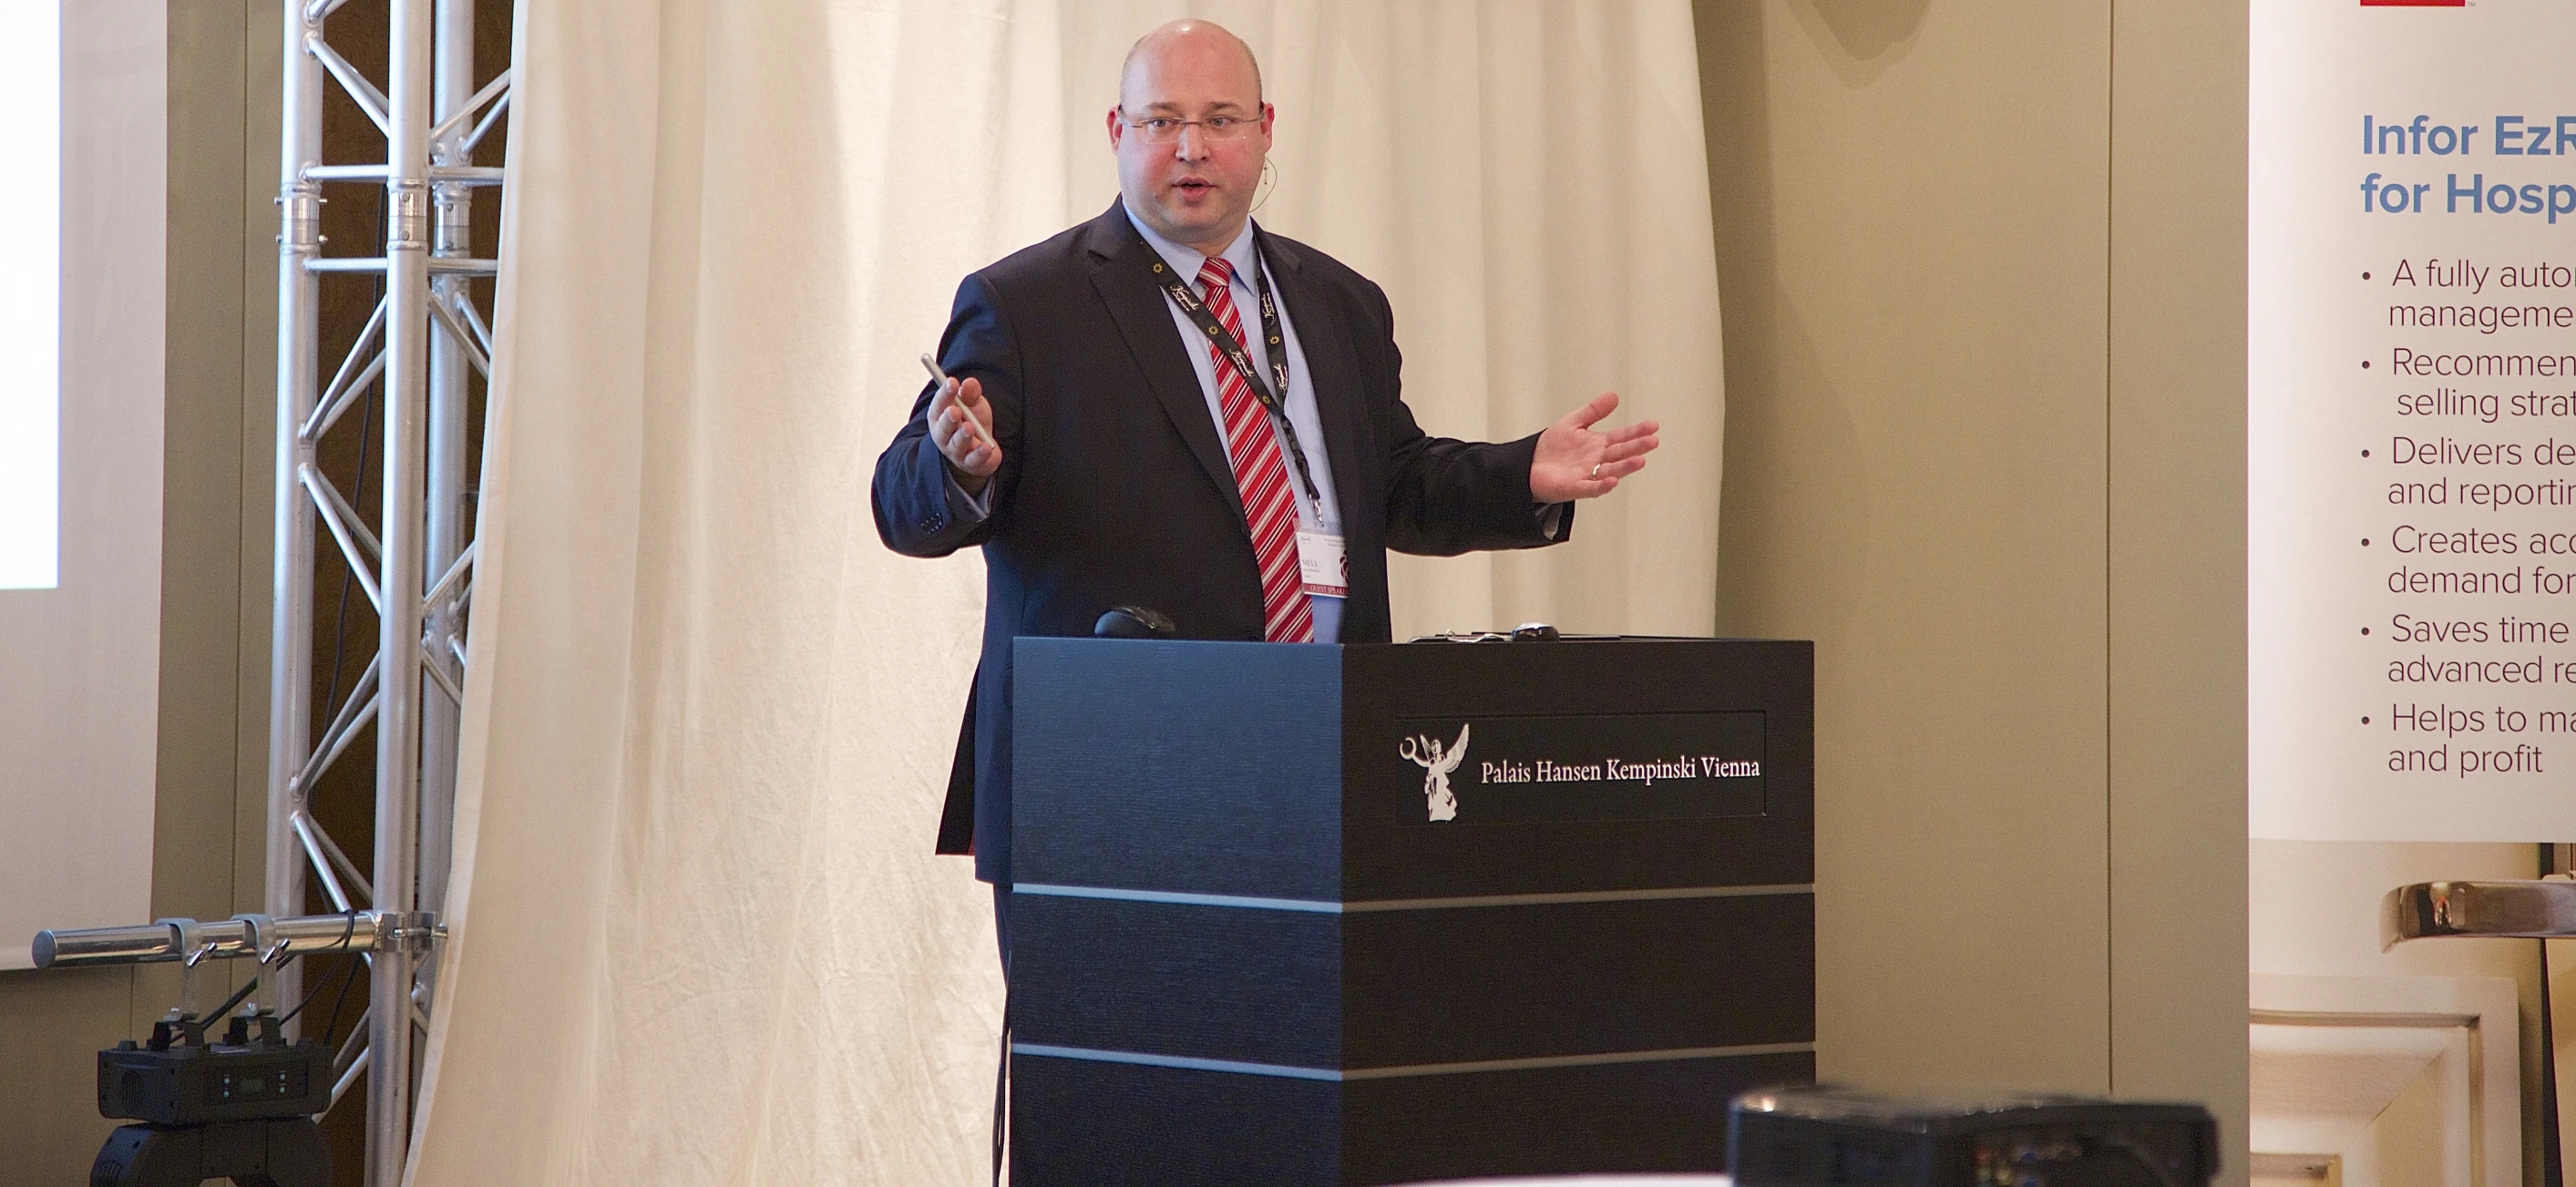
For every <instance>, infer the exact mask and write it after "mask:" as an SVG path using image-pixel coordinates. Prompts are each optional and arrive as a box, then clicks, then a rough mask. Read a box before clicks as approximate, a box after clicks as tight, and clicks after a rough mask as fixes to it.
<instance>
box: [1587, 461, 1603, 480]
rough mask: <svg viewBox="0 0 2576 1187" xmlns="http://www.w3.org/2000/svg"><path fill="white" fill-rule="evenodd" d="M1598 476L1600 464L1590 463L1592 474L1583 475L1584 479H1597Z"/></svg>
mask: <svg viewBox="0 0 2576 1187" xmlns="http://www.w3.org/2000/svg"><path fill="white" fill-rule="evenodd" d="M1600 476H1601V463H1599V462H1594V463H1592V472H1591V473H1590V474H1586V475H1584V477H1586V478H1599V477H1600Z"/></svg>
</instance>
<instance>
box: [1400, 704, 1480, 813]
mask: <svg viewBox="0 0 2576 1187" xmlns="http://www.w3.org/2000/svg"><path fill="white" fill-rule="evenodd" d="M1468 728H1469V727H1468V726H1466V725H1460V726H1459V727H1458V740H1457V741H1455V742H1452V743H1450V744H1449V745H1448V746H1447V747H1445V748H1444V747H1442V746H1441V745H1440V739H1438V738H1435V737H1432V736H1431V735H1429V734H1422V735H1419V736H1416V737H1411V738H1406V739H1405V740H1404V741H1403V743H1402V744H1401V745H1399V746H1397V747H1396V750H1397V752H1398V753H1400V754H1402V755H1404V757H1405V758H1407V759H1410V760H1412V762H1413V764H1414V765H1415V766H1418V767H1421V768H1422V798H1423V799H1424V800H1425V801H1427V806H1428V807H1429V809H1430V811H1431V819H1433V820H1435V821H1440V820H1456V819H1457V818H1458V797H1457V796H1456V795H1455V794H1453V793H1451V792H1450V790H1449V773H1450V772H1452V771H1455V770H1457V769H1458V764H1459V763H1461V762H1464V761H1466V758H1467V731H1468Z"/></svg>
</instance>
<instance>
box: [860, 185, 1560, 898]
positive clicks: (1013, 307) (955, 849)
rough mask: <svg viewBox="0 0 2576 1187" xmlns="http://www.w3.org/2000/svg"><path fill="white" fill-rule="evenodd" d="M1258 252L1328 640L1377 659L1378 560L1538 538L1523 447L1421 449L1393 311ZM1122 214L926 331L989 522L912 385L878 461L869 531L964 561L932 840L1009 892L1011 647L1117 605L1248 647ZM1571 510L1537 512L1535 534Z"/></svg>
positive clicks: (1355, 289) (1339, 278) (1086, 630)
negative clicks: (972, 407)
mask: <svg viewBox="0 0 2576 1187" xmlns="http://www.w3.org/2000/svg"><path fill="white" fill-rule="evenodd" d="M1256 233H1257V234H1258V235H1259V239H1260V244H1261V251H1262V255H1263V257H1264V258H1265V259H1267V260H1268V261H1269V264H1270V271H1271V273H1272V276H1273V278H1274V280H1275V283H1276V284H1277V286H1278V291H1279V296H1280V299H1281V300H1282V301H1284V302H1285V303H1286V306H1287V315H1288V318H1289V320H1290V321H1292V322H1293V323H1294V324H1295V325H1296V327H1297V334H1298V338H1299V339H1300V341H1301V343H1302V344H1303V346H1304V351H1305V364H1306V366H1307V367H1308V368H1310V369H1311V371H1312V377H1313V383H1314V389H1315V399H1316V403H1317V405H1318V410H1319V411H1320V413H1321V414H1322V421H1323V430H1324V438H1325V441H1324V445H1325V448H1326V449H1328V450H1330V451H1331V454H1330V457H1331V465H1332V476H1333V486H1334V491H1335V494H1336V495H1338V496H1339V501H1340V505H1341V513H1342V520H1343V523H1342V531H1343V537H1344V539H1345V540H1346V542H1347V549H1348V555H1349V558H1350V596H1349V599H1348V601H1346V602H1345V603H1344V606H1343V612H1342V641H1343V642H1345V643H1380V642H1386V641H1387V640H1388V637H1389V632H1390V627H1389V623H1388V613H1387V597H1386V550H1387V549H1389V548H1392V549H1395V550H1397V551H1400V552H1411V553H1423V554H1429V555H1438V556H1448V555H1454V554H1457V553H1461V552H1467V551H1470V550H1473V549H1491V548H1528V547H1535V546H1538V545H1542V544H1547V543H1551V542H1552V541H1551V540H1550V539H1549V538H1548V536H1547V535H1546V534H1545V533H1544V532H1543V530H1542V528H1541V517H1540V515H1539V514H1538V513H1537V510H1536V509H1535V508H1534V507H1533V505H1532V502H1531V499H1530V489H1529V467H1530V455H1531V453H1532V451H1533V450H1534V449H1535V447H1536V444H1537V437H1536V436H1531V437H1526V438H1523V439H1521V440H1519V441H1514V442H1510V443H1508V444H1501V445H1488V444H1482V443H1475V442H1465V441H1452V440H1447V439H1444V438H1439V437H1433V436H1430V435H1428V434H1426V433H1424V432H1423V431H1422V429H1421V428H1420V427H1419V426H1417V425H1415V424H1414V421H1413V413H1412V412H1411V411H1410V410H1408V409H1407V408H1406V407H1405V405H1404V400H1403V398H1402V394H1401V386H1402V384H1401V378H1400V372H1401V369H1402V365H1403V359H1402V357H1401V356H1400V355H1399V354H1398V353H1397V351H1396V347H1395V326H1394V315H1393V313H1392V311H1390V310H1389V308H1388V306H1387V301H1386V294H1385V293H1383V292H1381V291H1380V290H1379V289H1378V287H1377V285H1375V284H1373V283H1370V282H1369V280H1368V279H1367V278H1365V277H1362V276H1361V275H1360V274H1359V273H1357V272H1354V271H1352V270H1350V269H1349V268H1347V267H1344V266H1343V265H1342V264H1341V263H1340V262H1339V261H1337V260H1335V259H1333V258H1332V257H1330V256H1327V255H1325V254H1324V253H1322V252H1320V251H1316V250H1315V249H1313V248H1311V247H1307V246H1306V245H1304V244H1301V243H1297V242H1295V241H1293V240H1289V239H1286V238H1282V237H1280V236H1277V235H1272V234H1270V233H1268V232H1266V231H1259V232H1256ZM1156 258H1157V257H1156V256H1155V255H1154V252H1153V249H1152V248H1150V247H1148V246H1146V244H1145V242H1144V241H1143V239H1141V238H1140V237H1139V236H1138V235H1137V234H1136V230H1135V228H1134V226H1132V225H1131V224H1130V223H1129V222H1128V221H1127V215H1126V212H1125V211H1124V210H1123V209H1121V208H1120V207H1119V205H1118V204H1116V203H1112V204H1111V205H1110V207H1109V210H1108V211H1107V212H1106V213H1104V214H1102V215H1101V216H1100V217H1098V218H1095V219H1092V220H1091V221H1089V222H1087V223H1084V224H1082V225H1081V226H1078V227H1075V228H1073V229H1072V230H1069V231H1066V232H1064V233H1063V234H1061V235H1057V236H1056V237H1054V238H1052V239H1049V240H1047V241H1046V242H1044V243H1040V244H1037V245H1036V246H1033V247H1029V248H1026V249H1024V250H1022V251H1019V252H1016V253H1014V254H1012V255H1011V256H1009V257H1007V258H1005V259H1003V260H1001V261H1000V262H999V263H996V264H994V265H992V266H991V267H988V268H985V269H984V270H982V271H980V272H977V273H975V274H974V275H972V276H969V277H967V278H966V279H965V281H964V282H963V283H961V284H959V285H958V286H957V302H956V306H955V308H954V309H953V310H952V311H951V313H950V315H949V320H948V329H947V332H946V333H945V334H943V335H942V336H941V338H940V343H939V356H940V361H941V365H942V367H943V368H944V369H946V370H947V372H948V373H949V374H950V375H953V376H955V377H957V378H959V379H961V380H962V379H966V378H968V377H972V378H975V379H978V380H981V381H982V383H983V391H984V396H985V398H986V399H988V400H990V401H992V405H993V430H994V436H995V437H996V438H997V439H998V440H999V441H1000V443H1001V446H1002V468H1001V470H1000V471H999V472H998V473H996V474H995V475H994V476H993V484H992V486H991V487H990V488H988V493H989V495H990V498H991V514H990V515H988V516H986V517H984V518H982V519H980V520H977V519H974V518H973V517H972V516H968V517H965V518H964V520H963V521H961V517H960V516H958V515H957V514H956V513H955V510H954V509H953V508H952V507H951V505H950V502H949V498H950V496H949V494H948V478H947V471H946V468H945V466H946V462H945V460H944V459H943V458H942V457H941V456H940V454H939V450H938V447H937V446H935V445H934V444H932V443H931V441H930V439H929V436H928V423H927V417H928V410H929V406H930V397H931V395H932V390H931V389H930V388H927V387H925V388H924V390H923V392H922V395H921V398H920V400H919V401H918V402H916V403H915V404H914V406H913V411H912V419H911V420H910V421H909V422H908V423H906V424H905V425H904V427H903V429H902V431H901V432H898V433H896V434H895V438H894V441H893V443H892V444H890V445H888V446H886V450H885V453H884V454H882V455H881V456H879V457H878V458H877V469H876V481H875V484H874V490H873V493H874V500H873V501H874V503H875V509H876V522H877V533H878V534H879V535H880V536H882V537H883V538H884V539H885V542H886V545H887V547H890V548H892V549H894V550H895V551H897V552H902V553H906V554H909V555H912V556H945V555H947V554H949V553H951V552H954V551H956V550H957V549H960V548H964V547H968V546H970V545H982V546H983V549H984V564H985V572H986V579H985V609H984V645H983V659H982V662H981V664H980V665H979V666H978V667H977V669H976V674H975V685H974V691H973V692H972V693H971V694H970V695H969V697H968V699H967V704H966V722H965V728H964V730H963V731H962V732H961V734H960V737H959V740H958V748H957V763H956V767H955V770H954V772H953V774H952V776H951V778H950V783H949V789H948V803H947V806H946V810H945V811H944V812H943V813H942V816H941V820H940V829H939V851H940V852H942V853H962V852H968V851H970V846H971V851H972V852H973V853H974V854H975V873H976V876H977V877H979V878H983V879H985V880H986V881H990V882H996V883H1001V884H1005V885H1007V884H1008V883H1009V882H1010V880H1011V864H1010V861H1011V856H1010V855H1011V783H1010V779H1011V640H1012V639H1013V638H1015V637H1017V636H1020V635H1088V634H1090V633H1091V628H1092V624H1093V622H1094V621H1096V620H1097V619H1098V618H1099V616H1100V614H1101V612H1102V611H1105V610H1107V609H1109V608H1110V607H1112V606H1116V605H1121V604H1127V605H1138V606H1147V607H1151V608H1153V609H1156V610H1160V611H1162V612H1163V613H1165V614H1168V615H1170V616H1171V618H1172V620H1173V622H1174V623H1176V624H1177V625H1178V626H1179V628H1180V634H1181V637H1183V638H1189V639H1236V640H1259V639H1260V638H1261V629H1262V603H1261V577H1260V572H1259V569H1258V568H1257V567H1256V563H1255V561H1254V558H1253V551H1252V541H1251V537H1250V534H1249V532H1248V531H1247V530H1246V529H1245V526H1244V518H1243V505H1242V499H1241V496H1240V495H1239V494H1237V492H1236V490H1235V484H1234V471H1233V468H1232V467H1231V465H1230V464H1229V463H1228V462H1227V460H1226V454H1225V446H1224V443H1223V442H1222V441H1221V440H1220V438H1219V437H1218V435H1217V427H1216V424H1215V422H1214V421H1213V420H1212V419H1211V418H1210V417H1209V416H1208V410H1207V403H1206V400H1205V398H1204V396H1203V395H1202V394H1201V392H1200V390H1199V383H1198V378H1197V376H1196V374H1195V373H1194V372H1193V371H1192V369H1191V365H1190V358H1189V356H1188V355H1187V354H1185V353H1183V351H1184V350H1185V349H1186V347H1185V346H1184V344H1183V342H1182V339H1181V336H1180V335H1179V333H1178V332H1177V331H1176V328H1175V327H1174V326H1173V324H1172V316H1171V314H1170V312H1169V311H1168V306H1166V304H1165V298H1164V296H1163V293H1162V290H1161V289H1159V288H1158V287H1156V284H1155V278H1154V277H1153V275H1152V274H1151V273H1150V272H1149V271H1148V270H1147V264H1148V262H1150V261H1152V260H1154V259H1156ZM1572 512H1573V508H1572V507H1570V506H1569V507H1564V508H1562V509H1561V510H1560V511H1559V514H1558V516H1557V519H1556V531H1557V536H1558V538H1560V539H1561V538H1563V536H1564V534H1565V532H1566V531H1567V530H1568V529H1570V528H1571V527H1572V526H1573V520H1572Z"/></svg>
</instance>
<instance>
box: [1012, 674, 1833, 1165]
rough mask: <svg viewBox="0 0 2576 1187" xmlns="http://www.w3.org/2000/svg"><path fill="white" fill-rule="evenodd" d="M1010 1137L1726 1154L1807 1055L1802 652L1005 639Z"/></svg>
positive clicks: (1810, 740)
mask: <svg viewBox="0 0 2576 1187" xmlns="http://www.w3.org/2000/svg"><path fill="white" fill-rule="evenodd" d="M1013 685H1014V694H1013V701H1014V711H1013V716H1014V722H1015V734H1016V737H1015V741H1014V749H1013V763H1014V767H1015V775H1014V779H1013V784H1014V789H1013V805H1014V812H1015V821H1014V823H1015V830H1014V833H1013V849H1012V851H1013V867H1014V871H1015V876H1016V878H1017V879H1018V884H1017V885H1016V886H1015V887H1014V890H1013V897H1012V907H1011V910H1012V923H1011V930H1012V948H1013V951H1012V968H1011V1018H1012V1023H1013V1035H1014V1041H1013V1044H1012V1050H1013V1053H1014V1055H1013V1065H1012V1077H1013V1082H1012V1089H1011V1101H1012V1108H1011V1114H1012V1151H1013V1152H1012V1167H1013V1175H1014V1181H1015V1182H1017V1183H1019V1184H1021V1185H1022V1187H1055V1185H1058V1184H1101V1183H1120V1184H1167V1183H1168V1184H1184V1183H1187V1184H1202V1183H1255V1182H1258V1183H1287V1184H1363V1183H1408V1182H1414V1181H1417V1180H1426V1179H1442V1178H1458V1177H1467V1176H1476V1175H1507V1174H1542V1173H1575V1172H1606V1171H1718V1170H1723V1169H1725V1161H1726V1117H1727V1103H1728V1100H1729V1098H1731V1097H1732V1096H1733V1095H1734V1094H1735V1093H1736V1092H1737V1091H1739V1090H1742V1089H1745V1088H1750V1087H1755V1086H1758V1085H1763V1084H1778V1083H1784V1082H1804V1081H1807V1080H1809V1079H1811V1078H1812V1077H1813V1075H1814V1069H1815V1055H1814V1040H1815V912H1814V898H1813V893H1812V887H1811V885H1810V883H1811V882H1812V879H1813V868H1814V851H1813V819H1814V813H1813V804H1814V652H1813V647H1812V645H1811V644H1807V643H1793V642H1767V641H1749V640H1715V639H1615V640H1599V641H1575V640H1567V641H1562V642H1526V643H1415V644H1402V645H1395V646H1360V647H1326V646H1309V647H1283V646H1271V645H1262V644H1247V643H1190V642H1147V641H1135V640H1106V639H1022V640H1020V641H1019V643H1018V646H1017V650H1016V653H1015V666H1014V677H1013Z"/></svg>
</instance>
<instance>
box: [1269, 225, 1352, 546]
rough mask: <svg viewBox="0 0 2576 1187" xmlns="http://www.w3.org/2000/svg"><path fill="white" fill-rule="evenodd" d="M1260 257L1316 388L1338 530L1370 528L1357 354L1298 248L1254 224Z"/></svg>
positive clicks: (1347, 533)
mask: <svg viewBox="0 0 2576 1187" xmlns="http://www.w3.org/2000/svg"><path fill="white" fill-rule="evenodd" d="M1254 233H1255V234H1256V235H1257V236H1258V237H1259V239H1260V241H1261V257H1262V258H1263V259H1264V260H1267V261H1269V263H1270V275H1271V279H1272V280H1274V281H1275V282H1277V283H1278V285H1279V300H1280V303H1281V304H1282V305H1284V306H1286V308H1287V311H1288V320H1289V321H1290V322H1291V323H1292V324H1294V325H1295V326H1296V327H1297V345H1298V346H1299V347H1300V348H1301V350H1302V352H1303V353H1304V354H1305V356H1306V359H1305V361H1306V369H1307V373H1308V378H1307V382H1308V383H1309V384H1311V385H1313V387H1314V389H1315V416H1316V419H1318V420H1320V421H1322V422H1323V425H1324V448H1325V450H1327V451H1328V456H1329V457H1331V459H1332V466H1333V498H1334V501H1335V502H1337V503H1338V504H1340V506H1341V510H1342V532H1343V533H1344V535H1345V536H1347V535H1349V534H1350V533H1351V532H1352V531H1353V530H1354V529H1355V528H1359V527H1363V526H1367V525H1373V524H1374V523H1375V522H1376V520H1375V518H1374V516H1372V515H1371V514H1370V511H1371V507H1370V503H1369V502H1368V500H1366V499H1365V498H1364V497H1362V492H1363V491H1364V490H1365V489H1366V487H1367V478H1366V475H1365V474H1363V473H1362V471H1364V470H1367V469H1368V468H1369V466H1368V462H1367V460H1366V459H1365V458H1363V457H1362V456H1361V454H1360V449H1359V442H1360V437H1359V431H1360V425H1361V421H1362V418H1363V417H1364V415H1365V414H1366V409H1365V407H1364V406H1363V404H1362V401H1361V395H1360V363H1359V356H1358V355H1356V354H1354V353H1353V352H1352V349H1351V331H1350V327H1348V326H1346V325H1343V324H1342V320H1341V318H1340V317H1339V316H1338V315H1337V314H1338V311H1337V310H1335V309H1334V308H1333V307H1332V304H1331V302H1328V301H1326V300H1324V299H1323V297H1322V296H1321V295H1320V294H1318V293H1317V292H1316V289H1315V285H1314V282H1313V281H1312V280H1310V279H1309V278H1308V277H1307V276H1306V275H1305V261H1304V260H1303V259H1302V258H1300V257H1299V255H1298V253H1297V249H1296V248H1295V247H1294V246H1292V245H1290V244H1288V243H1286V242H1283V241H1281V240H1280V239H1279V238H1278V237H1276V236H1274V235H1272V234H1270V233H1269V232H1267V231H1262V230H1260V229H1259V225H1258V224H1255V227H1254Z"/></svg>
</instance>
